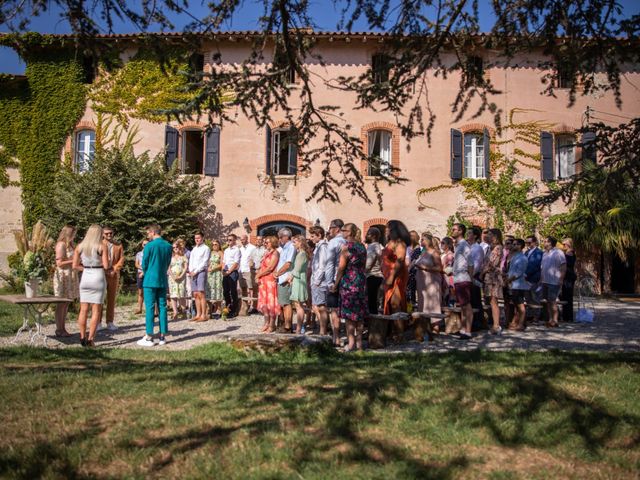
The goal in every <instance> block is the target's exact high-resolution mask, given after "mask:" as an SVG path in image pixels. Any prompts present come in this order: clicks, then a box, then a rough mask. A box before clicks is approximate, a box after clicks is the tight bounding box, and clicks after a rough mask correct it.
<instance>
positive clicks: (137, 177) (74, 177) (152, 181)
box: [46, 142, 213, 278]
mask: <svg viewBox="0 0 640 480" xmlns="http://www.w3.org/2000/svg"><path fill="white" fill-rule="evenodd" d="M54 189H55V195H54V197H53V203H52V205H51V208H50V212H51V213H50V216H49V217H48V218H47V219H46V223H47V224H48V225H50V226H52V227H54V231H58V229H59V228H61V227H62V226H64V224H65V223H67V222H71V223H73V224H75V225H76V226H77V228H78V231H79V235H82V234H84V232H85V231H86V229H87V228H88V227H89V225H91V224H93V223H98V224H102V225H105V224H108V225H110V226H112V227H113V228H114V229H115V231H116V232H117V238H118V239H119V240H120V241H122V243H123V245H124V247H125V254H126V258H129V259H131V258H133V257H134V255H135V252H136V251H137V249H138V248H139V246H140V241H141V240H142V239H143V238H144V233H143V232H144V228H145V227H146V226H147V225H149V224H150V223H158V224H160V226H161V227H162V229H163V231H164V232H165V236H166V237H167V238H169V239H175V238H177V237H179V236H189V235H191V234H192V233H193V232H194V230H196V229H197V228H199V222H200V221H201V220H202V219H206V218H207V215H208V211H209V210H210V208H211V207H209V203H210V200H211V196H212V195H213V184H208V185H203V186H201V185H200V179H199V177H194V176H181V175H179V173H178V172H177V170H176V169H175V168H174V169H172V170H170V171H166V168H165V163H164V157H163V156H162V155H158V156H156V157H153V158H152V157H150V156H149V155H148V154H147V153H144V154H141V155H135V154H134V153H133V149H132V148H131V143H130V142H123V145H119V146H112V147H107V148H102V149H99V150H97V151H96V156H95V158H94V162H93V165H92V169H91V170H90V171H88V172H86V173H76V172H74V171H73V169H71V168H63V169H61V170H60V172H58V175H57V177H56V181H55V185H54ZM126 272H127V273H128V274H129V278H133V277H132V276H131V273H132V272H133V265H131V264H127V267H126Z"/></svg>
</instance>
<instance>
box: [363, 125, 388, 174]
mask: <svg viewBox="0 0 640 480" xmlns="http://www.w3.org/2000/svg"><path fill="white" fill-rule="evenodd" d="M378 135H379V136H380V155H378V156H377V157H378V158H379V159H380V172H379V174H377V175H376V174H374V172H373V171H372V167H373V165H371V163H369V165H368V166H367V175H368V176H370V177H373V176H381V177H388V176H389V175H391V170H392V168H391V166H392V165H393V134H392V133H391V132H390V131H389V130H384V129H380V128H376V129H372V130H369V131H368V132H367V155H368V156H369V157H373V156H374V153H373V150H374V149H375V144H376V140H377V137H378ZM385 147H386V149H385Z"/></svg>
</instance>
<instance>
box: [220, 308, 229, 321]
mask: <svg viewBox="0 0 640 480" xmlns="http://www.w3.org/2000/svg"><path fill="white" fill-rule="evenodd" d="M228 315H229V309H228V308H227V307H224V308H223V309H222V315H221V317H222V320H226V319H227V316H228Z"/></svg>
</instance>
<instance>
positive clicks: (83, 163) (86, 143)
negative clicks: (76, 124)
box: [75, 130, 96, 173]
mask: <svg viewBox="0 0 640 480" xmlns="http://www.w3.org/2000/svg"><path fill="white" fill-rule="evenodd" d="M95 143H96V132H94V131H93V130H80V131H79V132H78V133H76V138H75V167H76V171H77V172H79V173H84V172H88V171H89V170H91V165H92V163H93V156H94V154H95V151H96V145H95Z"/></svg>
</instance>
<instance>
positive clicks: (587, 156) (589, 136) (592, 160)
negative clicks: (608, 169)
mask: <svg viewBox="0 0 640 480" xmlns="http://www.w3.org/2000/svg"><path fill="white" fill-rule="evenodd" d="M595 142H596V134H595V132H584V133H583V134H582V165H583V166H586V165H595V164H596V160H597V158H596V144H595Z"/></svg>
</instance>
